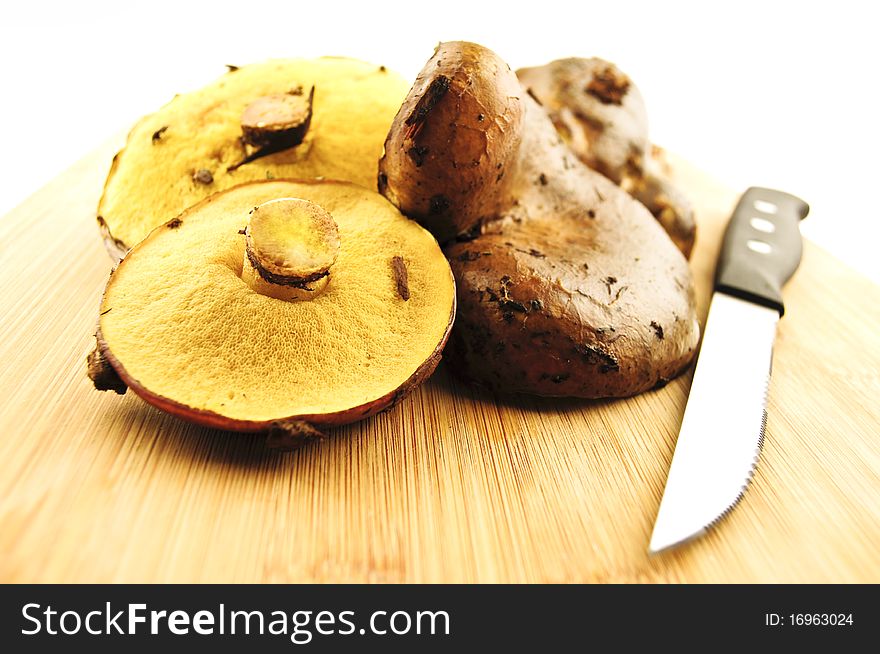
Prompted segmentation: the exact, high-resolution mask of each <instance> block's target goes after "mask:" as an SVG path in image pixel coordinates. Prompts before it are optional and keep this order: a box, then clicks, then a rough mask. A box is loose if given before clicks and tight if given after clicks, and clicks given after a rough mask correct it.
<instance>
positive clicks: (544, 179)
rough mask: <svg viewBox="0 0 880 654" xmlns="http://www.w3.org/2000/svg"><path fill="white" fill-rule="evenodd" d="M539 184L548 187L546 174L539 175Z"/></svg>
mask: <svg viewBox="0 0 880 654" xmlns="http://www.w3.org/2000/svg"><path fill="white" fill-rule="evenodd" d="M538 182H539V183H540V184H541V186H547V175H545V174H544V173H541V174H540V175H538Z"/></svg>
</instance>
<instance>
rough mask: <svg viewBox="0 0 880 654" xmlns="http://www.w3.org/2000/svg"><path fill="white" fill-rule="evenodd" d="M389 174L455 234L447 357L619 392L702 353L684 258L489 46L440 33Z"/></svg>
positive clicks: (412, 97) (401, 117)
mask: <svg viewBox="0 0 880 654" xmlns="http://www.w3.org/2000/svg"><path fill="white" fill-rule="evenodd" d="M379 187H380V189H381V190H382V191H383V192H384V194H385V195H386V197H388V198H389V199H390V200H391V201H392V202H393V203H394V204H396V205H397V206H398V207H399V208H400V209H401V210H402V211H403V212H404V213H406V214H407V215H409V216H411V217H413V218H415V219H416V220H418V221H420V222H421V223H422V224H424V225H425V226H427V227H428V228H429V229H430V230H431V231H433V232H434V234H435V235H437V237H438V238H439V239H441V242H444V243H445V244H446V246H445V252H446V255H447V257H448V258H449V260H450V263H451V265H452V269H453V272H454V274H455V279H456V284H457V287H458V318H457V320H456V327H455V329H454V330H453V336H452V339H451V341H450V348H451V351H452V352H451V356H450V359H451V368H453V369H455V370H458V371H460V372H461V373H462V374H463V375H464V376H466V377H468V378H469V379H471V380H474V381H476V382H479V383H481V384H483V385H485V386H488V387H490V388H493V389H496V390H499V391H505V392H525V393H534V394H538V395H560V396H561V395H568V396H577V397H585V398H597V397H616V396H626V395H632V394H634V393H638V392H640V391H644V390H647V389H650V388H653V387H655V386H657V385H661V384H663V383H665V382H666V381H667V380H669V379H670V378H672V377H674V376H675V375H677V374H679V373H680V372H681V371H682V370H684V369H685V368H686V367H687V365H688V364H689V362H690V361H691V359H692V357H693V355H694V351H695V348H696V345H697V341H698V339H699V324H698V321H697V317H696V312H695V304H694V289H693V280H692V277H691V273H690V270H689V268H688V265H687V261H686V259H685V258H684V256H683V255H682V253H681V252H680V251H679V250H678V249H677V248H676V247H675V245H674V244H673V243H672V241H671V240H670V239H669V237H668V236H667V234H666V233H665V232H664V231H663V229H662V228H661V227H660V225H659V223H658V222H657V221H656V220H655V219H654V218H653V217H652V216H651V214H650V213H649V212H648V210H647V209H646V208H645V207H644V206H643V205H642V204H640V203H638V202H637V201H635V200H634V199H633V198H632V197H631V196H629V195H628V194H627V193H626V192H624V191H623V190H622V189H621V188H620V187H619V186H616V185H615V184H614V183H612V182H611V181H610V180H609V179H607V178H606V177H604V176H602V175H600V174H599V173H597V172H595V171H593V170H591V169H590V168H588V167H587V166H585V165H584V164H583V163H581V162H580V160H579V159H578V158H577V157H576V156H575V155H574V154H573V153H572V151H571V150H570V149H569V147H568V146H567V145H566V144H565V143H564V142H563V140H562V139H561V137H560V136H559V135H558V134H557V132H556V129H555V128H554V126H553V123H552V121H551V120H550V118H549V117H548V115H547V114H546V113H545V112H544V110H543V109H542V108H541V107H540V105H539V104H538V103H537V102H536V101H535V100H534V99H533V98H532V97H531V96H530V95H529V94H528V93H527V92H526V91H525V90H524V88H523V87H522V86H521V85H520V83H519V81H518V79H517V77H516V76H515V75H514V74H513V72H512V71H511V70H510V68H509V67H508V66H507V64H506V63H504V61H502V60H501V59H500V58H499V57H498V56H497V55H496V54H495V53H493V52H492V51H490V50H488V49H486V48H484V47H482V46H479V45H476V44H473V43H465V42H453V43H443V44H441V45H439V46H438V48H437V50H436V51H435V53H434V56H433V57H432V58H431V60H430V61H428V63H427V64H426V66H425V67H424V68H423V69H422V72H421V73H420V74H419V76H418V77H417V79H416V81H415V84H414V85H413V88H412V90H411V91H410V94H409V96H408V97H407V99H406V101H405V102H404V104H403V106H402V107H401V109H400V111H399V112H398V114H397V116H396V117H395V119H394V122H393V124H392V126H391V130H390V132H389V134H388V138H387V140H386V142H385V155H384V157H383V158H382V160H381V161H380V164H379Z"/></svg>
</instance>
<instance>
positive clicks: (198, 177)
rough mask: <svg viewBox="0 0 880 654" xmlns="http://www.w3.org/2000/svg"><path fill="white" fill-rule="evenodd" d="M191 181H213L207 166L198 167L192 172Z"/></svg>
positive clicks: (208, 182)
mask: <svg viewBox="0 0 880 654" xmlns="http://www.w3.org/2000/svg"><path fill="white" fill-rule="evenodd" d="M193 181H195V182H198V183H199V184H211V183H213V182H214V175H212V174H211V171H210V170H208V169H207V168H199V169H198V170H197V171H196V172H195V173H194V174H193Z"/></svg>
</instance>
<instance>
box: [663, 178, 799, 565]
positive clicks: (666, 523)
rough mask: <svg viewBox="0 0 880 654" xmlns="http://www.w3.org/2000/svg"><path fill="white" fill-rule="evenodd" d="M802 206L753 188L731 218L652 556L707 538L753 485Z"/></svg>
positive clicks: (781, 195) (795, 200)
mask: <svg viewBox="0 0 880 654" xmlns="http://www.w3.org/2000/svg"><path fill="white" fill-rule="evenodd" d="M809 210H810V209H809V206H808V205H807V203H806V202H804V201H803V200H801V199H800V198H797V197H795V196H793V195H789V194H788V193H783V192H781V191H774V190H772V189H767V188H757V187H752V188H750V189H748V190H747V191H746V192H745V193H744V194H743V195H742V197H741V198H740V200H739V203H738V204H737V205H736V208H735V209H734V211H733V215H732V216H731V218H730V222H729V224H728V226H727V231H726V232H725V234H724V242H723V244H722V246H721V254H720V256H719V259H718V265H717V268H716V271H715V290H714V293H713V295H712V302H711V305H710V307H709V317H708V318H707V320H706V327H705V329H704V331H703V344H702V346H701V348H700V355H699V359H698V360H697V365H696V370H695V371H694V379H693V383H692V385H691V392H690V396H689V397H688V402H687V406H686V407H685V412H684V418H683V419H682V423H681V430H680V431H679V434H678V442H677V443H676V446H675V454H674V455H673V457H672V465H671V466H670V469H669V477H668V478H667V480H666V489H665V490H664V491H663V499H662V500H661V501H660V509H659V511H658V513H657V520H656V521H655V523H654V533H653V534H652V536H651V544H650V546H649V551H650V552H651V553H652V554H654V553H657V552H660V551H661V550H664V549H666V548H668V547H671V546H673V545H678V544H680V543H683V542H685V541H689V540H691V539H692V538H696V537H698V536H701V535H702V534H704V533H705V532H706V530H707V529H709V528H710V527H712V526H714V525H715V523H717V522H718V521H719V520H721V519H722V518H723V517H724V516H726V515H727V514H728V513H729V512H730V511H731V510H733V508H734V507H735V506H736V504H737V503H738V502H739V500H740V498H742V496H743V493H744V492H745V489H746V486H747V485H748V483H749V481H750V480H751V477H752V473H753V472H754V469H755V465H756V464H757V462H758V456H759V453H760V451H761V446H762V445H763V442H764V429H765V427H766V425H767V389H768V385H769V383H770V369H771V364H772V360H773V341H774V340H775V337H776V323H777V322H778V321H779V318H780V317H781V316H782V314H783V313H784V311H785V307H784V305H783V303H782V285H783V284H785V282H786V281H788V279H789V278H790V277H791V276H792V275H793V274H794V271H795V270H796V269H797V267H798V264H799V263H800V260H801V252H802V247H803V246H802V242H801V234H800V229H799V222H800V221H801V220H802V219H803V218H805V217H806V215H807V213H808V212H809Z"/></svg>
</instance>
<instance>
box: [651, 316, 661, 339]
mask: <svg viewBox="0 0 880 654" xmlns="http://www.w3.org/2000/svg"><path fill="white" fill-rule="evenodd" d="M651 327H652V328H653V329H654V333H655V334H656V335H657V338H659V339H660V340H661V341H662V340H663V327H662V326H661V325H660V323H658V322H657V321H656V320H652V321H651Z"/></svg>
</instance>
